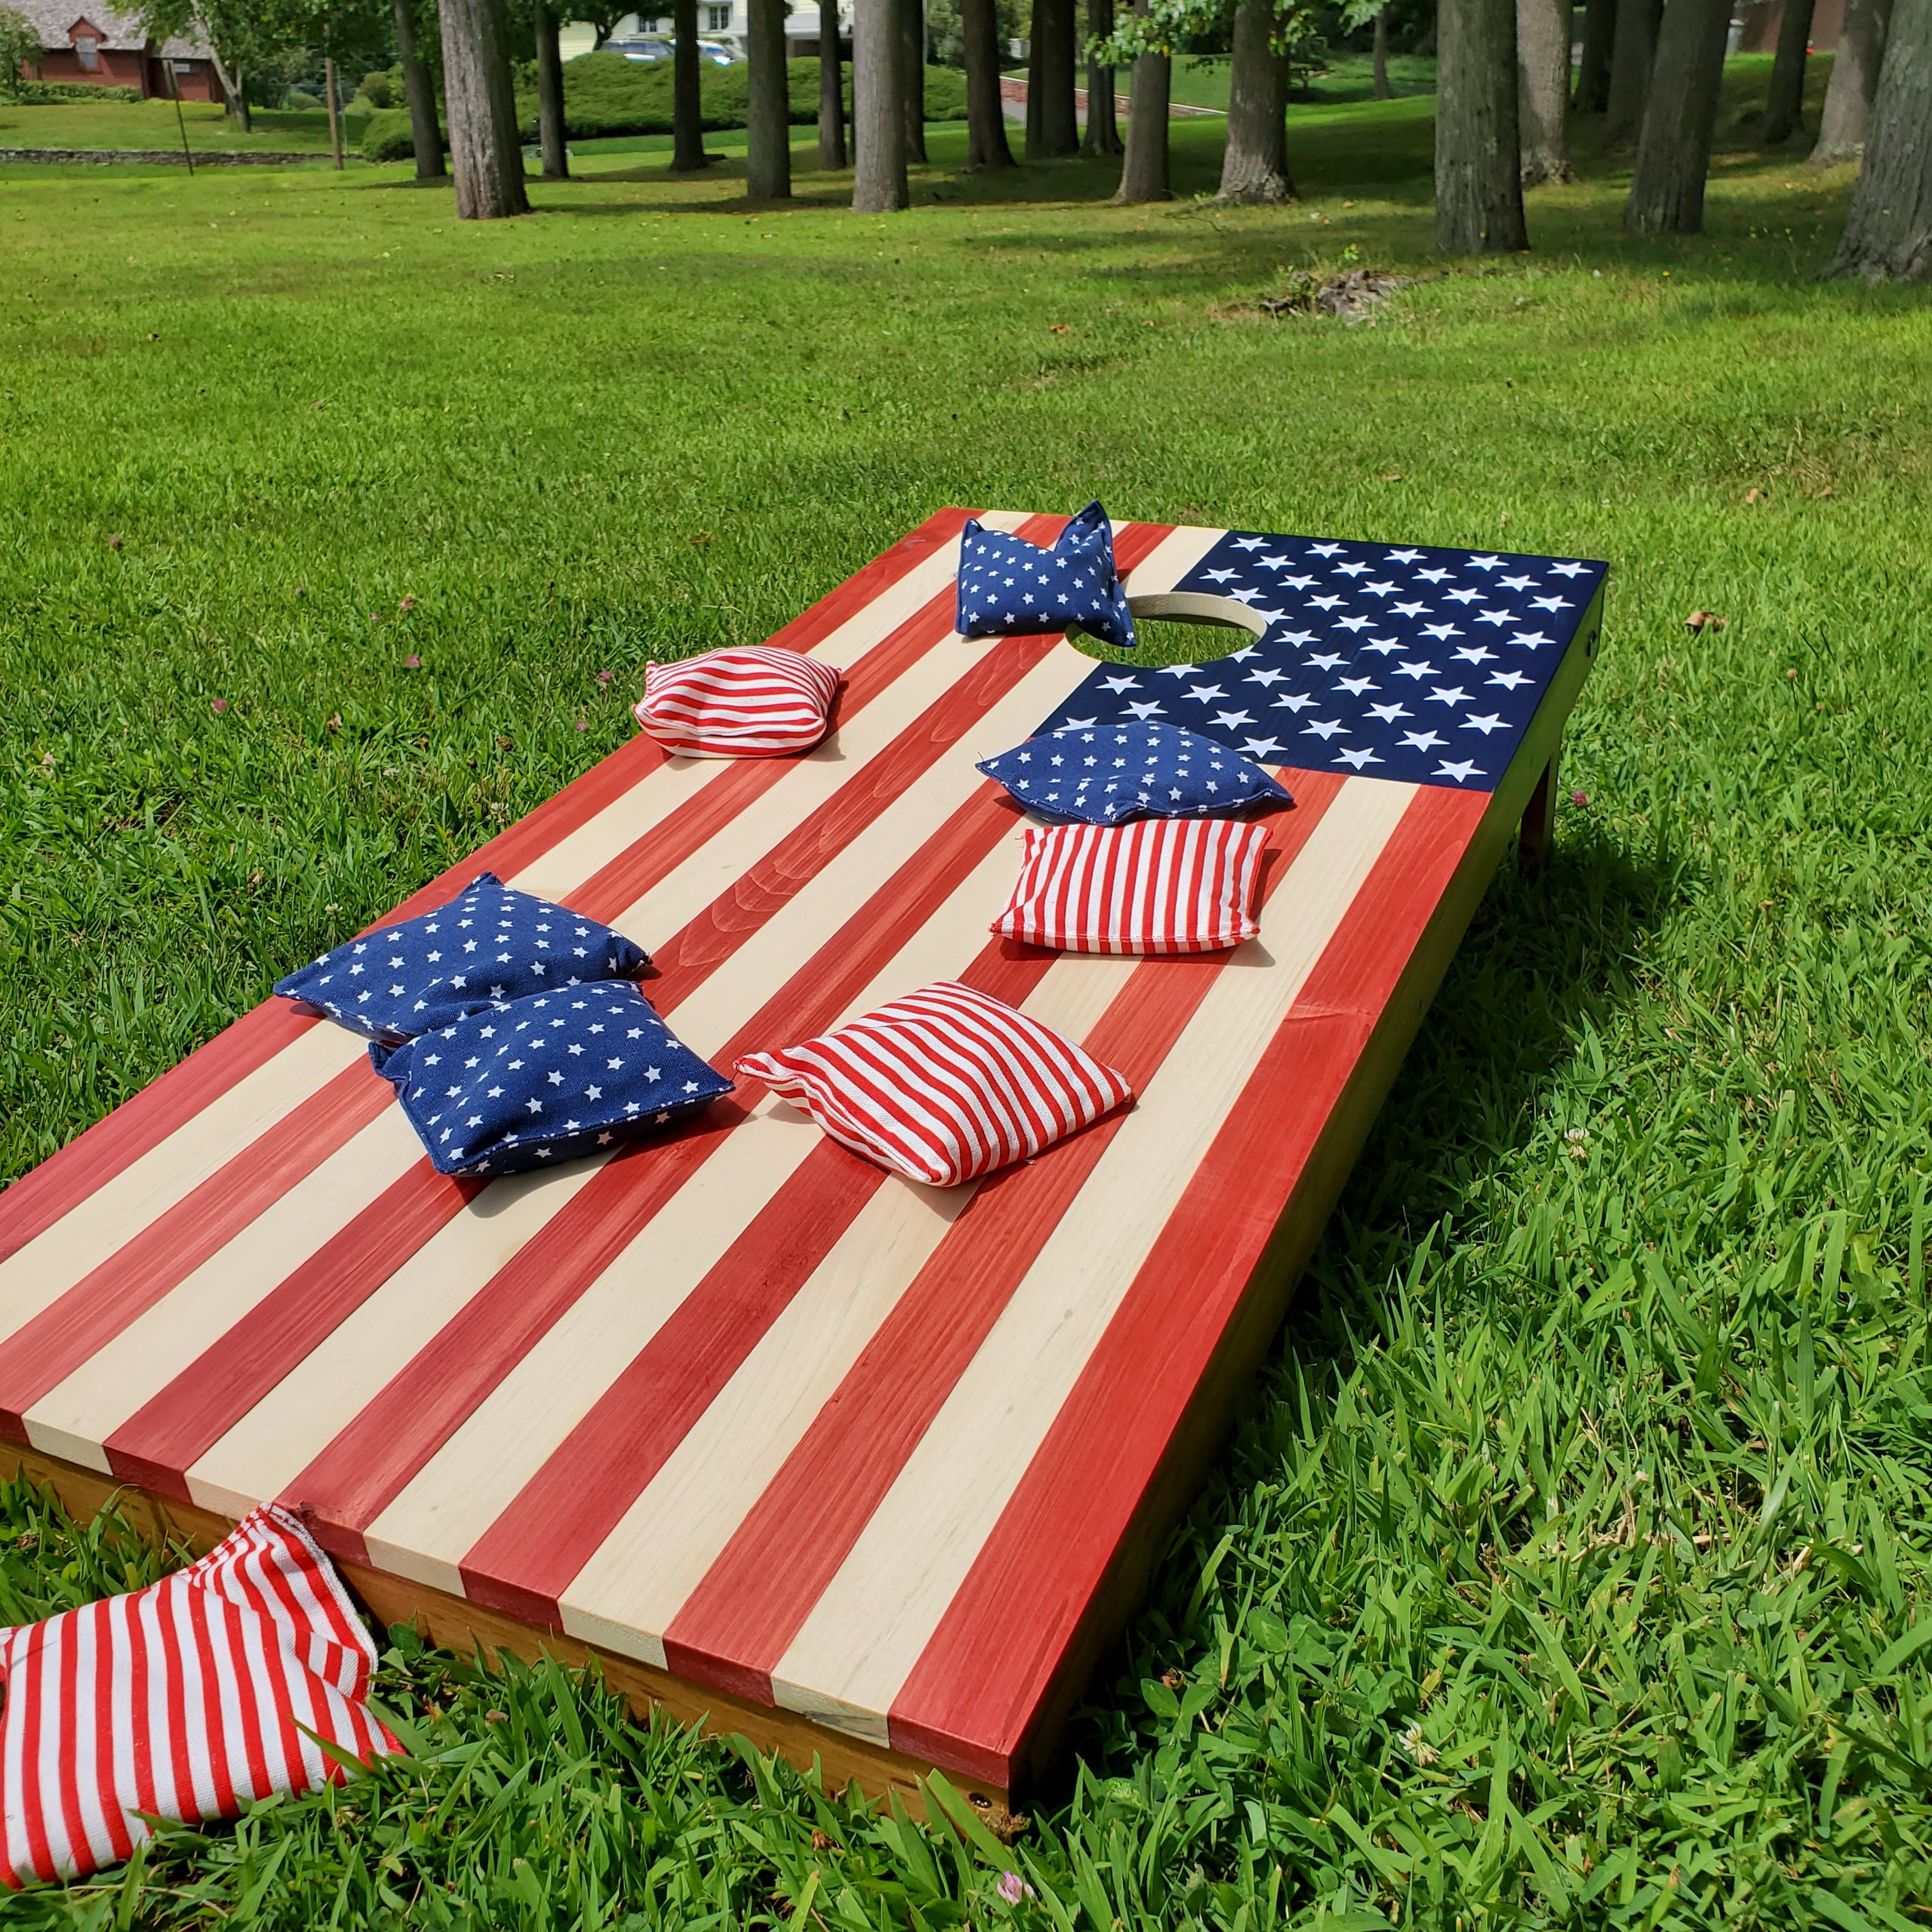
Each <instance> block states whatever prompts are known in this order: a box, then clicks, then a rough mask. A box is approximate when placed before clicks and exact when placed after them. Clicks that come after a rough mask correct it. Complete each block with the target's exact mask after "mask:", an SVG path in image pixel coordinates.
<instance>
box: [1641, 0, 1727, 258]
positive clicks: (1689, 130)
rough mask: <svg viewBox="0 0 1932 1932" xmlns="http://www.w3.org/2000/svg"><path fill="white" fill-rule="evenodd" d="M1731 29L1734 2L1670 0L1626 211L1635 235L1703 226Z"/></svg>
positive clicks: (1660, 32)
mask: <svg viewBox="0 0 1932 1932" xmlns="http://www.w3.org/2000/svg"><path fill="white" fill-rule="evenodd" d="M1729 32H1730V0H1667V4H1666V6H1665V8H1664V10H1663V26H1661V27H1660V28H1659V29H1657V71H1656V72H1655V73H1654V75H1652V76H1651V92H1650V98H1649V99H1648V100H1647V101H1646V102H1645V103H1644V131H1643V133H1642V134H1641V135H1640V136H1639V137H1638V141H1637V165H1636V167H1635V169H1634V171H1632V174H1631V177H1630V200H1629V205H1627V206H1626V208H1625V210H1624V214H1623V226H1625V228H1626V229H1628V230H1629V232H1630V233H1632V235H1698V234H1701V233H1702V232H1703V226H1704V179H1705V177H1706V175H1707V174H1709V172H1710V168H1711V137H1712V135H1713V134H1715V132H1716V131H1717V122H1718V85H1719V84H1720V83H1721V82H1722V80H1723V78H1724V38H1725V36H1726V35H1727V34H1728V33H1729Z"/></svg>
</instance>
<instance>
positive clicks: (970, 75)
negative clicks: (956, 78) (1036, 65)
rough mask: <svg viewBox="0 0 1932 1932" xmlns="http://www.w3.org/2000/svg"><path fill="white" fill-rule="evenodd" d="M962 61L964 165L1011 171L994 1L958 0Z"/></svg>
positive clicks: (997, 16) (997, 24)
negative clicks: (964, 106)
mask: <svg viewBox="0 0 1932 1932" xmlns="http://www.w3.org/2000/svg"><path fill="white" fill-rule="evenodd" d="M959 37H960V40H961V43H962V45H961V59H962V60H964V62H965V63H966V165H967V167H968V168H972V169H987V170H990V169H993V168H1011V166H1012V165H1013V150H1012V149H1011V148H1010V147H1008V146H1007V142H1006V110H1005V109H1004V107H1002V106H1001V105H1000V92H999V13H998V8H997V7H996V6H995V4H994V0H959Z"/></svg>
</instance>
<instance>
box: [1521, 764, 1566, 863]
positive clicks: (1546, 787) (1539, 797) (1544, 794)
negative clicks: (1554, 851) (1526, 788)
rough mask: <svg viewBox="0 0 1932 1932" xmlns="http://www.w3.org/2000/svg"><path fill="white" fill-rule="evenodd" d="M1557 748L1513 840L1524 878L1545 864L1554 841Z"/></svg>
mask: <svg viewBox="0 0 1932 1932" xmlns="http://www.w3.org/2000/svg"><path fill="white" fill-rule="evenodd" d="M1562 749H1563V748H1562V746H1561V745H1560V744H1559V745H1558V747H1557V749H1556V750H1555V752H1553V753H1552V755H1551V757H1550V761H1549V763H1548V764H1546V765H1545V766H1544V767H1543V775H1542V776H1541V777H1540V778H1538V779H1537V789H1535V790H1534V792H1531V794H1530V802H1529V804H1527V806H1526V807H1525V808H1524V811H1523V829H1522V830H1521V832H1520V833H1519V834H1518V837H1517V840H1516V869H1517V870H1518V872H1521V874H1522V875H1523V876H1524V878H1536V877H1537V875H1539V874H1540V872H1542V871H1543V868H1544V867H1545V866H1547V865H1548V864H1549V854H1550V850H1551V848H1552V846H1553V845H1554V844H1555V840H1556V767H1557V763H1558V759H1559V758H1561V755H1562Z"/></svg>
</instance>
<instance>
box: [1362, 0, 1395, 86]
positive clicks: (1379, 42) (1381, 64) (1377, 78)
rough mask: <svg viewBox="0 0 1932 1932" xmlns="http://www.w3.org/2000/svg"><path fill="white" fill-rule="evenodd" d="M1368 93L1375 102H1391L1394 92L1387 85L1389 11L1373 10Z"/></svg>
mask: <svg viewBox="0 0 1932 1932" xmlns="http://www.w3.org/2000/svg"><path fill="white" fill-rule="evenodd" d="M1368 66H1369V75H1370V80H1369V91H1370V92H1371V94H1374V97H1375V98H1376V99H1377V100H1393V99H1394V98H1395V89H1394V88H1392V87H1391V86H1390V85H1389V9H1388V8H1386V6H1385V7H1378V8H1376V10H1375V39H1374V44H1373V45H1372V46H1371V48H1370V49H1369V56H1368Z"/></svg>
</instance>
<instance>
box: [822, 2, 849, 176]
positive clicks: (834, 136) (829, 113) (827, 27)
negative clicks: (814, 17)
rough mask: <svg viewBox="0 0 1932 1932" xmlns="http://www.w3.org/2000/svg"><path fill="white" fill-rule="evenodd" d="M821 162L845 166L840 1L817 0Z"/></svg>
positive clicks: (843, 74)
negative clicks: (839, 22) (839, 29)
mask: <svg viewBox="0 0 1932 1932" xmlns="http://www.w3.org/2000/svg"><path fill="white" fill-rule="evenodd" d="M818 165H820V167H821V168H843V167H844V165H845V63H844V62H843V61H842V60H840V59H839V57H838V0H818Z"/></svg>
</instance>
